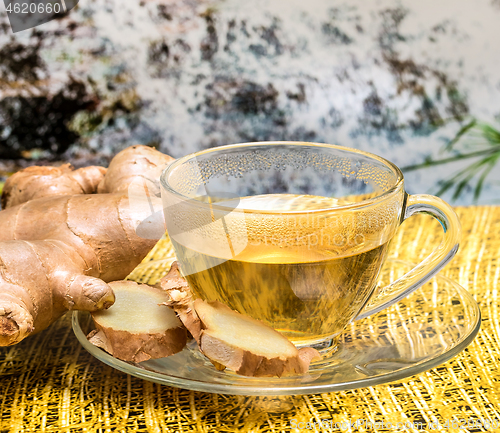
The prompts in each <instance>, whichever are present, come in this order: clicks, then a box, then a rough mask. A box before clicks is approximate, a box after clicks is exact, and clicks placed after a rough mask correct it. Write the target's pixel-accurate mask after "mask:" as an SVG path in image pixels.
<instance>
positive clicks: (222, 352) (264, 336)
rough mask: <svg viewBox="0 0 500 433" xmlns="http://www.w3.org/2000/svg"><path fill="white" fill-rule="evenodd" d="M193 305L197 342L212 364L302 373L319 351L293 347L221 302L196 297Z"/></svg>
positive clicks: (244, 371) (246, 371) (249, 372)
mask: <svg viewBox="0 0 500 433" xmlns="http://www.w3.org/2000/svg"><path fill="white" fill-rule="evenodd" d="M193 308H194V311H195V312H196V315H197V316H198V318H199V319H200V322H201V326H202V331H201V333H200V337H199V341H198V345H199V347H200V350H201V352H202V353H203V354H204V355H205V356H206V357H207V358H209V359H210V360H211V361H212V363H214V365H215V366H216V367H220V366H224V367H226V368H229V369H230V370H233V371H234V372H236V373H237V374H241V375H244V376H278V377H280V376H283V375H285V374H294V373H295V374H303V373H306V372H307V370H308V369H309V364H310V363H311V361H312V360H313V359H316V358H318V359H319V358H320V357H321V355H320V354H319V352H318V351H317V350H315V349H312V348H310V347H306V348H302V349H297V348H296V347H295V346H294V345H293V344H292V343H291V342H290V341H289V340H288V339H287V338H286V337H284V336H283V335H282V334H280V333H279V332H277V331H275V330H274V329H273V328H271V327H270V326H267V325H266V324H264V323H262V322H260V321H258V320H255V319H252V318H251V317H248V316H245V315H243V314H240V313H238V312H237V311H233V310H231V309H230V308H229V307H228V306H227V305H225V304H222V303H221V302H218V301H214V302H205V301H202V300H201V299H196V300H195V301H194V302H193Z"/></svg>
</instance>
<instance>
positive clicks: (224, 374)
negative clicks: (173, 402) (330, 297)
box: [72, 260, 481, 396]
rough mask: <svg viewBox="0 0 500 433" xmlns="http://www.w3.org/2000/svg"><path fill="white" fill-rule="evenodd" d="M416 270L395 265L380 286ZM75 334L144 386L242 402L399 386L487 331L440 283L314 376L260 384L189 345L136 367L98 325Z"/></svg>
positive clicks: (77, 321) (374, 324) (357, 330)
mask: <svg viewBox="0 0 500 433" xmlns="http://www.w3.org/2000/svg"><path fill="white" fill-rule="evenodd" d="M412 267H413V265H411V264H408V263H405V262H402V261H398V260H388V261H387V262H386V265H385V266H384V269H383V271H382V275H381V283H380V285H386V284H387V283H388V282H389V281H392V280H394V279H396V278H398V277H399V276H401V275H403V274H404V273H405V272H406V271H408V270H409V269H411V268H412ZM72 323H73V330H74V332H75V335H76V337H77V338H78V340H79V341H80V343H81V344H82V345H83V347H84V348H85V349H86V350H87V351H88V352H90V353H91V354H92V355H93V356H94V357H96V358H97V359H99V360H100V361H102V362H104V363H105V364H107V365H109V366H111V367H113V368H115V369H117V370H120V371H123V372H125V373H128V374H131V375H133V376H137V377H139V378H142V379H145V380H150V381H153V382H157V383H161V384H164V385H169V386H175V387H179V388H186V389H191V390H194V391H205V392H213V393H219V394H240V395H261V396H262V395H293V394H316V393H324V392H332V391H340V390H345V389H354V388H361V387H366V386H372V385H377V384H381V383H387V382H393V381H396V380H400V379H403V378H405V377H408V376H412V375H415V374H417V373H420V372H422V371H425V370H429V369H431V368H433V367H435V366H437V365H439V364H442V363H444V362H445V361H447V360H449V359H450V358H453V357H454V356H455V355H457V354H458V353H459V352H460V351H462V350H463V349H464V348H465V347H467V346H468V345H469V344H470V343H471V342H472V340H473V339H474V337H475V336H476V334H477V332H478V331H479V327H480V324H481V313H480V311H479V308H478V305H477V303H476V302H475V301H474V299H473V298H472V296H471V295H470V294H469V293H468V292H467V291H466V290H465V289H464V288H463V287H461V286H460V285H459V284H457V283H456V282H454V281H452V280H450V279H448V278H445V277H442V276H437V277H434V278H433V279H432V280H430V281H429V282H428V283H426V284H424V285H423V286H422V287H421V288H419V289H418V290H416V291H415V292H414V293H412V294H411V295H410V296H408V297H407V298H405V299H403V300H402V301H400V302H398V303H397V304H395V305H393V306H391V307H389V308H387V309H386V310H383V311H381V312H380V313H377V314H375V315H373V316H370V317H367V318H365V319H361V320H358V321H356V322H353V323H352V324H350V325H349V326H348V327H347V329H346V330H345V332H344V334H343V335H342V336H341V338H340V342H339V346H338V350H337V351H336V352H335V353H334V354H333V355H332V356H331V357H330V358H328V359H327V360H326V361H325V360H323V361H321V362H319V363H317V364H313V365H311V367H310V369H309V372H308V373H306V374H303V375H295V376H289V377H282V378H267V377H266V378H254V377H246V376H239V375H236V374H234V373H232V372H230V371H228V370H225V371H218V370H216V369H215V367H213V365H212V364H211V363H210V362H209V361H208V360H207V359H206V358H205V357H204V356H203V355H202V354H201V353H200V352H199V350H198V349H197V346H196V343H194V342H191V343H189V344H188V345H187V346H186V347H185V348H184V350H183V351H182V352H180V353H178V354H176V355H173V356H170V357H168V358H161V359H156V360H150V361H146V362H141V363H139V364H132V363H127V362H124V361H121V360H119V359H116V358H114V357H112V356H111V355H109V354H108V353H106V352H105V351H103V350H101V349H99V348H98V347H96V346H94V345H92V344H90V343H89V342H88V341H87V338H86V335H87V333H88V332H90V330H91V329H92V328H91V326H92V325H91V323H92V321H91V319H90V315H89V314H88V313H86V312H79V311H75V312H74V313H73V318H72Z"/></svg>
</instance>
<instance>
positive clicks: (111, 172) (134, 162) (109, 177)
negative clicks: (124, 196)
mask: <svg viewBox="0 0 500 433" xmlns="http://www.w3.org/2000/svg"><path fill="white" fill-rule="evenodd" d="M173 161H174V158H172V157H171V156H169V155H165V154H164V153H161V152H159V151H157V150H156V149H154V148H152V147H148V146H143V145H136V146H130V147H127V148H126V149H124V150H122V151H121V152H119V153H117V154H116V155H115V157H114V158H113V159H112V160H111V162H110V164H109V167H108V171H107V173H106V176H105V177H104V178H103V179H102V181H101V182H100V183H99V186H98V187H97V192H98V193H100V194H102V193H107V192H123V191H127V189H128V187H129V185H130V184H131V183H132V182H133V181H135V180H141V181H143V182H144V183H145V186H146V187H147V188H148V189H149V190H150V191H151V192H152V193H153V194H154V195H159V193H160V175H161V172H162V171H163V169H164V168H165V167H166V166H167V165H169V164H170V163H171V162H173Z"/></svg>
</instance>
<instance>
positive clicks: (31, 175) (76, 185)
mask: <svg viewBox="0 0 500 433" xmlns="http://www.w3.org/2000/svg"><path fill="white" fill-rule="evenodd" d="M105 173H106V169H105V168H104V167H98V166H90V167H83V168H79V169H77V170H75V169H74V168H73V167H72V166H71V164H63V165H61V166H60V167H45V166H33V167H27V168H25V169H23V170H20V171H18V172H17V173H14V174H13V175H12V176H11V177H9V178H8V179H7V180H6V182H5V185H4V188H3V191H2V209H7V208H8V207H12V206H16V205H18V204H21V203H25V202H27V201H29V200H34V199H37V198H42V197H49V196H54V195H73V194H93V193H95V192H96V191H97V186H98V185H99V183H100V182H101V181H102V180H103V178H104V175H105Z"/></svg>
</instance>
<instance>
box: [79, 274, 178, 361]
mask: <svg viewBox="0 0 500 433" xmlns="http://www.w3.org/2000/svg"><path fill="white" fill-rule="evenodd" d="M109 285H110V286H111V288H112V289H113V292H114V293H115V298H116V300H115V303H114V304H113V305H112V306H111V307H109V308H108V309H107V310H100V311H95V312H93V313H92V318H93V320H94V324H95V326H96V329H95V330H94V331H92V332H91V333H90V334H89V335H88V337H87V338H88V339H89V341H90V342H91V343H92V344H94V345H95V346H97V347H100V348H101V349H104V350H105V351H106V352H108V353H109V354H111V355H112V356H114V357H115V358H118V359H121V360H123V361H130V362H142V361H146V360H148V359H156V358H163V357H166V356H170V355H173V354H175V353H177V352H180V351H181V350H182V349H183V348H184V346H185V345H186V341H187V332H186V329H185V328H184V326H183V325H182V323H181V321H180V320H179V319H178V318H177V315H176V314H175V312H174V311H173V310H172V309H171V308H169V307H167V306H165V305H162V304H164V303H165V301H166V296H165V293H164V292H163V291H162V290H160V289H157V288H154V287H151V286H148V285H146V284H137V283H135V282H133V281H114V282H111V283H109Z"/></svg>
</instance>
